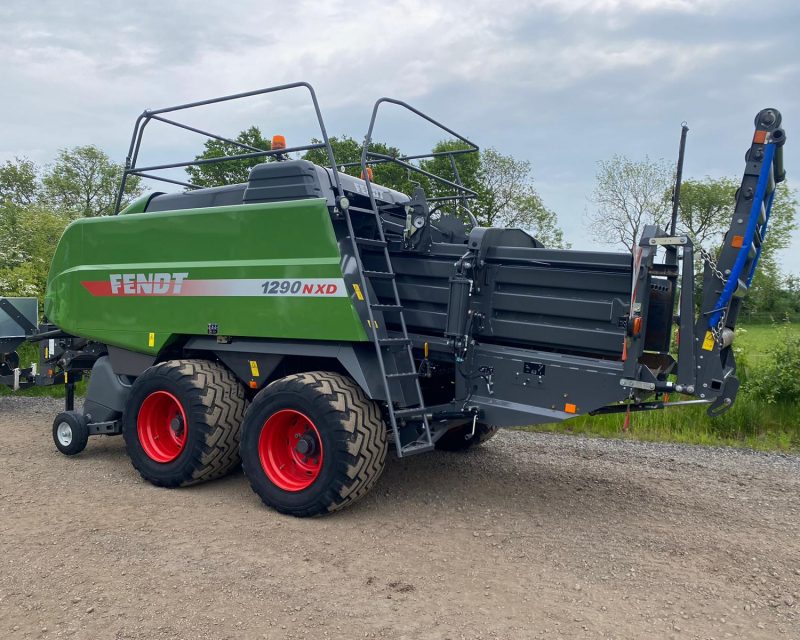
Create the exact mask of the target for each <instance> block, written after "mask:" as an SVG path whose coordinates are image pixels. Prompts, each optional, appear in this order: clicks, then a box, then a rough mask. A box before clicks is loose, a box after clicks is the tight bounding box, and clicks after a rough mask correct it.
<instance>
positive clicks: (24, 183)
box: [0, 158, 41, 206]
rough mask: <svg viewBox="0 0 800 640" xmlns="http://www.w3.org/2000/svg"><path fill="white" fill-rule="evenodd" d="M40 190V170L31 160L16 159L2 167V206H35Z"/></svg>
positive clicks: (0, 190)
mask: <svg viewBox="0 0 800 640" xmlns="http://www.w3.org/2000/svg"><path fill="white" fill-rule="evenodd" d="M40 190H41V187H40V184H39V169H38V167H37V166H36V165H35V164H34V163H33V162H32V161H31V160H28V159H27V158H14V161H13V162H11V161H10V160H6V162H5V163H4V164H3V165H1V166H0V204H11V205H15V206H26V205H30V204H33V202H35V201H36V200H37V198H38V197H39V194H40Z"/></svg>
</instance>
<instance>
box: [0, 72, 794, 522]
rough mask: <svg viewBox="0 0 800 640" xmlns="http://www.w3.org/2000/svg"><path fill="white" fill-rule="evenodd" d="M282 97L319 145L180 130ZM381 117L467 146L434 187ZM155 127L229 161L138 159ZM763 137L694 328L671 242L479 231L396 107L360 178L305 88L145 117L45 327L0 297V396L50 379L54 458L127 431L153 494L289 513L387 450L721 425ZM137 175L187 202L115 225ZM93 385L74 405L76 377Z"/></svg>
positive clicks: (352, 496)
mask: <svg viewBox="0 0 800 640" xmlns="http://www.w3.org/2000/svg"><path fill="white" fill-rule="evenodd" d="M291 89H300V90H307V91H308V93H309V96H310V97H311V101H312V104H313V107H314V110H315V113H316V115H317V119H318V123H319V127H320V134H321V138H322V141H321V142H318V143H313V144H310V145H304V146H300V147H293V148H288V149H287V148H278V147H277V146H276V147H275V148H272V149H269V150H265V149H256V148H253V147H251V146H248V145H245V144H241V143H237V142H235V141H232V140H228V139H227V138H224V137H222V136H217V135H215V134H211V133H208V132H205V131H201V130H199V129H196V128H193V127H189V126H188V125H185V124H182V123H180V122H178V121H176V120H174V119H173V118H174V117H175V116H174V115H172V114H174V113H180V112H183V111H184V110H186V109H192V108H197V107H202V106H205V105H207V104H213V103H218V102H226V101H229V100H234V99H238V98H245V97H250V96H255V95H263V94H267V93H273V92H276V91H284V90H291ZM385 105H391V106H394V107H400V108H403V109H407V110H409V111H410V112H412V113H413V114H415V115H417V116H419V117H421V118H423V119H425V120H426V121H427V122H428V123H431V124H433V125H435V126H437V127H440V128H441V129H442V130H443V131H444V132H445V133H447V134H448V135H449V136H451V137H452V138H453V139H455V140H458V141H460V143H461V144H460V145H459V146H457V147H456V146H454V147H453V150H452V151H448V152H443V153H440V154H438V155H439V156H442V155H444V156H446V157H448V156H449V157H448V159H449V160H450V161H451V167H452V168H453V174H452V175H451V176H450V177H449V178H444V177H442V176H436V175H433V174H430V173H429V172H426V171H424V170H423V169H422V168H421V167H420V166H419V164H418V163H416V162H415V161H417V160H419V159H421V158H425V157H430V154H429V155H427V156H413V157H404V158H394V157H389V156H386V155H383V154H379V153H375V152H373V151H372V150H371V138H372V131H373V128H374V126H375V121H376V117H377V115H378V113H379V110H380V108H381V107H384V106H385ZM152 121H159V122H161V123H165V124H168V125H171V126H177V127H180V128H183V129H188V130H190V131H193V132H196V133H201V134H203V135H206V136H209V137H212V138H217V139H220V140H223V141H225V142H227V143H230V144H234V145H238V146H239V147H240V148H241V149H242V151H241V153H237V154H234V155H230V156H225V157H221V158H216V159H213V160H201V161H197V160H192V161H187V162H175V163H169V164H161V165H155V166H145V167H143V166H141V164H139V163H138V156H139V151H140V148H141V145H142V141H143V137H144V133H145V129H146V127H147V125H148V123H150V122H152ZM780 124H781V123H780V114H779V113H778V112H777V111H776V110H774V109H765V110H763V111H761V112H759V114H758V115H757V116H756V133H755V136H754V138H753V141H752V144H751V147H750V150H749V151H748V155H747V164H746V168H745V173H744V177H743V180H742V188H741V189H740V190H739V192H738V194H737V199H736V203H735V212H734V214H733V216H732V220H731V225H730V229H729V231H728V232H727V234H726V236H725V239H724V243H723V248H722V250H721V251H720V253H719V255H718V256H716V258H711V257H710V256H708V257H707V258H706V263H707V264H706V268H705V272H704V274H703V277H704V283H703V292H704V297H703V300H702V301H701V302H700V305H699V306H700V308H701V313H700V314H699V315H698V316H695V301H694V290H695V289H694V272H693V261H694V246H693V244H692V241H691V239H690V238H688V237H686V236H681V235H676V234H675V229H674V224H673V228H672V229H671V232H670V233H667V232H665V231H664V230H662V229H659V228H657V227H655V226H648V227H646V228H645V229H644V232H643V234H642V238H641V241H640V243H639V246H638V247H637V248H636V251H634V254H633V255H630V254H620V253H608V252H595V251H569V250H560V249H548V248H546V247H544V246H543V245H542V244H541V243H540V242H539V241H538V240H536V239H535V238H533V237H532V236H530V235H529V234H528V233H526V232H524V231H522V230H518V229H498V228H482V227H479V226H478V225H477V224H476V223H475V219H474V217H473V216H472V214H471V212H470V210H469V201H470V199H471V198H472V197H474V196H475V194H474V192H472V191H471V190H470V189H468V188H466V187H464V186H463V184H462V183H461V181H460V178H459V175H458V171H457V164H456V162H455V158H456V156H457V155H458V154H461V153H472V152H475V151H477V147H476V146H475V145H474V144H473V143H472V142H470V141H469V140H468V139H466V138H464V137H463V136H460V135H459V134H457V133H456V132H455V131H453V130H451V129H449V128H447V127H445V126H444V125H441V124H440V123H438V122H437V121H435V120H434V119H433V118H431V117H429V116H427V115H425V114H423V113H421V112H419V111H418V110H416V109H414V108H413V107H410V106H409V105H407V104H405V103H403V102H399V101H396V100H391V99H388V98H382V99H381V100H379V101H378V102H377V103H376V104H375V107H374V109H373V112H372V119H371V121H370V125H369V129H368V132H367V136H366V138H365V144H364V147H363V151H362V157H361V162H360V163H357V165H358V166H359V167H360V169H361V175H362V176H363V179H361V178H356V177H353V176H351V175H349V174H347V173H345V172H344V171H342V170H341V168H340V165H337V162H336V158H334V155H333V150H332V148H331V146H330V143H329V140H328V137H327V133H326V130H325V126H324V122H323V120H322V116H321V113H320V110H319V106H318V104H317V99H316V95H315V94H314V91H313V89H312V88H311V87H310V86H309V85H307V84H305V83H295V84H291V85H283V86H280V87H273V88H269V89H264V90H260V91H255V92H249V93H247V94H238V95H234V96H225V97H223V98H218V99H213V100H206V101H202V102H199V103H192V104H187V105H180V106H178V107H171V108H167V109H160V110H152V111H145V112H144V113H143V114H142V116H140V118H139V119H138V120H137V122H136V126H135V128H134V134H133V137H132V140H131V146H130V150H129V155H128V159H127V166H126V170H125V174H124V177H123V181H122V184H121V185H120V191H119V198H118V203H117V215H114V216H109V217H105V218H92V219H82V220H77V221H75V222H74V223H72V224H71V225H70V226H69V227H68V228H67V230H66V231H65V233H64V235H63V237H62V239H61V241H60V242H59V245H58V248H57V250H56V253H55V257H54V259H53V263H52V266H51V271H50V277H49V282H48V290H47V295H46V299H45V309H44V312H45V320H44V321H43V322H42V323H39V318H38V317H37V313H36V305H35V301H31V300H27V299H4V298H0V354H2V355H0V382H4V383H7V384H10V385H13V386H14V387H15V388H20V387H25V386H29V385H32V384H63V385H65V386H66V389H67V393H66V406H65V411H64V412H63V413H61V414H59V415H58V416H57V417H56V419H55V421H54V424H53V438H54V441H55V443H56V446H57V447H58V449H59V450H60V451H62V452H63V453H65V454H68V455H73V454H77V453H80V452H81V451H82V450H83V449H84V448H85V446H86V443H87V440H88V437H89V436H90V435H119V434H121V435H122V436H123V437H124V439H125V443H126V448H127V451H128V454H129V456H130V458H131V461H132V463H133V465H134V466H135V467H136V469H137V470H138V471H139V472H140V473H141V475H142V476H143V477H144V478H145V479H147V480H148V481H150V482H152V483H153V484H155V485H158V486H165V487H177V486H184V485H188V484H192V483H196V482H201V481H204V480H209V479H212V478H215V477H219V476H221V475H224V474H225V473H227V472H229V471H230V470H231V469H232V468H234V467H235V466H236V465H237V464H239V462H240V461H241V463H242V465H243V467H244V471H245V473H246V474H247V477H248V479H249V480H250V483H251V485H252V487H253V489H254V491H255V492H256V493H257V494H258V495H259V496H260V497H261V498H262V499H263V501H264V502H265V503H266V504H268V505H270V506H273V507H274V508H276V509H278V510H280V511H282V512H285V513H290V514H293V515H301V516H304V515H315V514H320V513H325V512H328V511H333V510H336V509H339V508H341V507H343V506H345V505H348V504H350V503H351V502H353V501H355V500H356V499H358V498H359V497H361V496H362V495H364V494H365V493H366V492H367V491H368V490H369V488H370V487H371V486H372V485H373V484H374V483H375V481H376V480H377V479H378V477H379V476H380V474H381V471H382V469H383V466H384V463H385V458H386V455H387V450H388V449H389V447H390V446H391V447H392V448H393V449H394V451H395V453H396V455H398V456H407V455H411V454H416V453H422V452H426V451H431V450H433V449H443V450H449V451H455V450H464V449H467V448H471V447H474V446H476V445H479V444H481V443H483V442H485V441H486V440H488V439H489V438H491V437H492V436H493V435H494V434H495V433H496V432H497V429H498V427H507V426H515V425H527V424H535V423H544V422H555V421H561V420H566V419H569V418H572V417H574V416H576V415H582V414H587V413H590V414H596V413H609V412H622V411H645V410H656V409H663V408H664V407H666V406H675V405H685V404H695V403H703V404H708V405H709V412H710V413H712V414H714V415H715V414H718V413H721V412H723V411H725V410H727V409H728V408H730V406H731V405H732V404H733V402H734V400H735V397H736V392H737V390H738V380H737V378H736V363H735V360H734V354H733V350H732V349H731V344H732V342H733V339H734V335H735V327H736V320H737V315H738V312H739V309H740V306H741V301H742V298H743V296H744V295H745V294H746V293H747V289H748V287H749V284H750V281H751V280H752V276H753V273H754V271H755V269H756V266H757V263H758V259H759V256H760V248H761V244H762V242H763V241H764V238H765V235H766V230H767V226H768V221H769V214H770V208H771V204H772V198H773V197H774V193H775V189H776V185H777V183H779V182H781V181H782V180H783V179H784V171H783V155H782V146H783V143H784V141H785V136H784V133H783V130H782V129H781V128H780ZM310 149H322V150H324V151H325V152H326V155H327V158H328V160H329V165H330V166H329V167H322V166H319V165H316V164H313V163H311V162H308V161H306V160H297V159H290V158H291V154H292V153H294V152H301V151H305V150H310ZM434 155H436V154H434ZM251 158H257V159H260V160H265V162H262V163H261V164H257V165H256V166H254V167H253V169H252V170H251V172H250V176H249V179H248V181H247V182H246V183H243V184H239V185H226V186H220V187H214V188H204V189H200V188H196V187H195V186H194V185H191V184H189V183H184V182H182V181H178V180H174V179H173V178H168V177H165V176H164V175H163V173H162V172H163V171H164V170H169V169H175V168H180V167H186V166H189V165H192V164H197V163H198V162H200V163H204V162H225V161H228V160H232V159H233V160H242V159H251ZM386 162H393V163H397V164H399V165H401V166H403V167H405V168H406V169H407V170H409V171H414V172H418V173H421V174H424V175H425V178H426V180H428V181H433V182H435V183H436V184H438V185H439V187H440V190H441V188H444V187H446V188H448V189H449V190H450V193H448V194H446V195H440V196H437V197H436V198H430V197H427V196H426V194H425V193H424V192H423V191H422V189H420V188H417V189H416V190H415V191H414V193H412V194H410V195H409V194H404V193H399V192H397V191H394V190H392V189H388V188H385V187H383V186H380V185H378V184H375V183H374V182H372V180H371V178H370V171H369V168H370V166H371V165H375V164H380V163H386ZM131 175H139V176H142V177H146V178H154V179H156V180H161V181H162V182H163V183H177V184H178V185H180V186H183V187H185V189H186V190H185V191H183V192H178V193H162V192H151V193H148V194H147V195H146V196H144V197H142V198H140V199H139V200H137V201H135V202H134V203H132V204H131V205H129V206H128V207H127V208H125V209H122V210H120V208H121V207H120V202H121V200H122V194H123V193H124V190H125V183H126V180H127V178H128V177H129V176H131ZM465 221H466V222H465ZM679 290H680V292H681V293H680V295H678V291H679ZM678 300H679V301H678ZM676 312H677V314H676ZM674 325H677V326H678V327H679V328H680V329H681V331H680V337H679V338H678V339H677V343H675V344H673V342H674V341H673V338H672V334H673V331H672V329H673V326H674ZM26 339H27V340H30V341H34V342H37V343H39V345H40V361H39V363H37V364H36V365H33V366H32V367H30V368H23V367H20V363H19V358H18V357H17V356H16V353H15V352H14V349H15V348H16V347H17V345H19V344H20V343H21V342H22V341H23V340H26ZM673 347H674V348H673ZM674 351H677V354H678V357H677V358H675V357H674V355H673V352H674ZM86 373H89V374H90V379H89V388H88V393H87V397H86V399H85V402H84V404H83V407H82V409H81V410H76V409H75V407H74V384H75V382H76V380H78V379H80V377H81V376H83V375H85V374H86ZM668 394H671V395H672V396H673V398H675V397H680V396H681V395H682V396H683V399H678V400H673V401H672V402H667V396H668Z"/></svg>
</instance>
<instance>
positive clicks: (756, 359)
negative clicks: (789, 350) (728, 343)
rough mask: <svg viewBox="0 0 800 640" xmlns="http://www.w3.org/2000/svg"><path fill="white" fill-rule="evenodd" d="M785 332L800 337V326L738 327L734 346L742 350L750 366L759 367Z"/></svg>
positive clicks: (786, 324) (784, 324)
mask: <svg viewBox="0 0 800 640" xmlns="http://www.w3.org/2000/svg"><path fill="white" fill-rule="evenodd" d="M784 332H788V333H792V334H795V335H798V336H800V324H789V323H780V324H754V325H746V326H743V327H737V329H736V337H735V338H734V341H733V344H734V347H735V348H736V350H737V351H738V350H741V352H742V353H744V356H745V358H746V360H747V362H748V364H751V365H754V366H758V364H759V363H760V362H762V361H763V360H764V359H766V358H768V357H769V350H770V349H771V348H772V347H774V346H775V344H776V342H778V341H779V340H780V339H781V334H782V333H784Z"/></svg>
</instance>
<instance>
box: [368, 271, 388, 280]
mask: <svg viewBox="0 0 800 640" xmlns="http://www.w3.org/2000/svg"><path fill="white" fill-rule="evenodd" d="M362 273H363V274H364V276H365V277H366V278H375V279H376V280H392V279H393V278H394V274H393V273H392V272H391V271H363V272H362Z"/></svg>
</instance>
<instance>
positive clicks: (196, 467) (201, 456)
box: [122, 360, 246, 487]
mask: <svg viewBox="0 0 800 640" xmlns="http://www.w3.org/2000/svg"><path fill="white" fill-rule="evenodd" d="M245 408H246V400H245V395H244V387H242V385H241V384H240V383H239V381H238V380H237V379H236V378H235V377H234V376H233V374H232V373H231V372H230V371H228V370H227V369H226V368H225V367H223V366H222V365H220V364H218V363H215V362H208V361H205V360H171V361H168V362H162V363H160V364H157V365H155V366H153V367H150V368H149V369H147V370H146V371H145V372H144V373H143V374H142V375H141V376H139V377H138V378H137V379H136V381H135V382H134V383H133V387H132V388H131V394H130V397H129V398H128V404H127V406H126V409H125V412H124V416H123V426H122V435H123V437H124V439H125V446H126V448H127V451H128V456H129V457H130V459H131V463H132V464H133V466H134V468H135V469H136V470H137V471H138V472H139V473H140V474H141V476H142V477H143V478H144V479H145V480H147V481H148V482H151V483H152V484H154V485H156V486H159V487H183V486H187V485H190V484H196V483H198V482H204V481H206V480H213V479H214V478H219V477H221V476H223V475H225V474H226V473H228V472H229V471H230V470H231V469H233V468H234V467H235V466H236V465H237V464H238V463H239V462H240V458H239V437H240V433H241V424H242V420H243V418H244V411H245Z"/></svg>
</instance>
